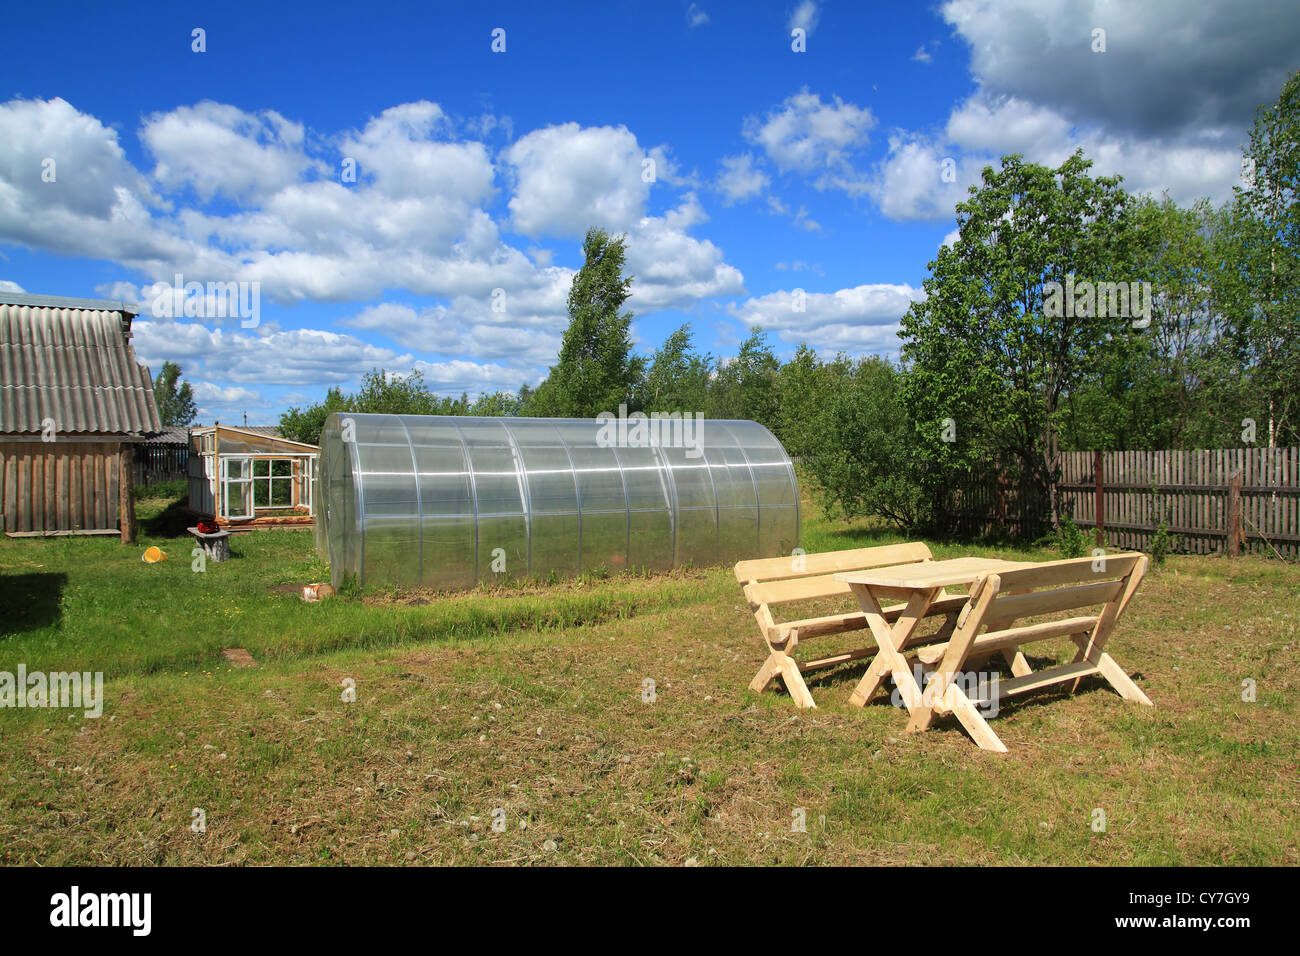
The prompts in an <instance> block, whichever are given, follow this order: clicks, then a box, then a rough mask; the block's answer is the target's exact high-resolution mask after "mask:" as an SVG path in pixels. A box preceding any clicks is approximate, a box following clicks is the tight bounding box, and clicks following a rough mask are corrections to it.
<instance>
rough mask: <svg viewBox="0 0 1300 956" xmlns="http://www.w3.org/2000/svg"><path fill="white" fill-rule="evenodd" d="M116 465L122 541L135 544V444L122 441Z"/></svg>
mask: <svg viewBox="0 0 1300 956" xmlns="http://www.w3.org/2000/svg"><path fill="white" fill-rule="evenodd" d="M121 449H122V454H121V459H120V460H121V464H120V466H119V467H118V473H117V486H118V496H117V497H118V508H119V509H120V511H121V515H120V517H121V528H122V543H123V544H135V454H134V451H135V446H134V445H132V444H131V443H130V442H122V445H121Z"/></svg>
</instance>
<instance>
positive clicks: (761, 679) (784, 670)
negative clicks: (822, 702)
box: [749, 651, 817, 710]
mask: <svg viewBox="0 0 1300 956" xmlns="http://www.w3.org/2000/svg"><path fill="white" fill-rule="evenodd" d="M777 675H780V677H781V679H782V681H783V682H784V683H785V689H786V692H787V693H788V694H789V695H790V699H791V700H793V701H794V705H795V706H796V707H798V708H799V709H800V710H813V709H815V708H816V707H817V705H816V704H815V703H813V698H812V693H811V692H810V691H809V690H808V685H807V684H805V683H804V679H803V674H801V673H800V672H799V665H798V664H797V663H796V662H795V659H794V658H793V657H791V656H790V655H789V654H783V653H781V652H780V651H773V652H772V653H771V654H769V655H768V658H767V660H765V661H764V662H763V666H762V667H760V668H759V669H758V673H757V674H755V675H754V679H753V680H752V681H750V682H749V689H750V690H752V691H754V692H755V693H756V694H761V693H762V692H763V691H764V690H766V689H767V685H768V684H770V683H772V681H773V680H774V679H775V678H776V677H777Z"/></svg>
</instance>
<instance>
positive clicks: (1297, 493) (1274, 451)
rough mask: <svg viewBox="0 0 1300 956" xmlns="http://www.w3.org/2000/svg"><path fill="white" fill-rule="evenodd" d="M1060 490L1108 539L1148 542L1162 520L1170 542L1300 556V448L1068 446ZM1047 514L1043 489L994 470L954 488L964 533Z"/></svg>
mask: <svg viewBox="0 0 1300 956" xmlns="http://www.w3.org/2000/svg"><path fill="white" fill-rule="evenodd" d="M1059 490H1060V494H1061V510H1062V513H1063V514H1065V515H1068V516H1070V517H1072V518H1073V520H1074V522H1075V523H1076V524H1078V525H1079V526H1080V527H1081V528H1084V529H1085V531H1088V536H1089V538H1090V540H1094V534H1097V535H1098V536H1099V540H1100V541H1101V543H1102V544H1104V545H1105V546H1107V547H1117V548H1134V549H1138V550H1147V551H1149V550H1150V549H1151V545H1152V541H1153V540H1154V538H1155V536H1156V534H1157V533H1158V531H1159V528H1160V525H1161V523H1162V521H1163V522H1164V523H1165V524H1166V531H1167V534H1168V535H1170V536H1172V538H1173V539H1174V540H1173V541H1172V542H1171V550H1175V551H1180V552H1188V553H1193V554H1211V553H1217V552H1227V553H1229V554H1235V553H1241V552H1246V553H1256V554H1277V555H1280V556H1283V557H1287V558H1296V557H1300V448H1229V449H1218V450H1202V451H1107V452H1092V451H1072V452H1065V453H1064V454H1063V455H1062V472H1061V484H1060V486H1059ZM1050 514H1051V509H1050V505H1049V503H1048V501H1047V498H1046V495H1044V494H1042V493H1041V492H1039V491H1038V490H1037V489H1034V488H1022V487H1018V486H1017V483H1016V482H1014V481H1009V480H1007V479H1006V478H1005V476H1003V475H998V474H992V475H990V476H988V477H986V478H982V479H977V480H972V481H971V482H969V483H968V484H966V485H965V486H963V487H962V488H960V489H958V491H957V493H956V494H955V496H954V518H955V524H956V526H957V529H958V530H959V531H960V532H962V533H967V534H996V533H999V532H1000V533H1005V534H1009V535H1011V536H1013V537H1019V538H1029V539H1033V538H1036V537H1038V536H1039V535H1041V534H1043V533H1045V532H1046V531H1047V530H1048V529H1049V528H1050V526H1051V517H1050ZM1099 518H1100V520H1099ZM1091 529H1099V531H1097V532H1094V531H1092V530H1091Z"/></svg>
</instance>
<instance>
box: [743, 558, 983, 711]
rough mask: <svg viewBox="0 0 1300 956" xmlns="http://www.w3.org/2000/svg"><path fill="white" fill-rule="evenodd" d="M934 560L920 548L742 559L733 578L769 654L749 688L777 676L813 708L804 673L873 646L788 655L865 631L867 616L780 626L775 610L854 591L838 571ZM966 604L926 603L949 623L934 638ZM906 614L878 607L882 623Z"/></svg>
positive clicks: (858, 613) (950, 600)
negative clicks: (820, 640)
mask: <svg viewBox="0 0 1300 956" xmlns="http://www.w3.org/2000/svg"><path fill="white" fill-rule="evenodd" d="M932 560H933V558H932V555H931V554H930V549H929V548H928V547H926V546H925V545H924V544H921V543H915V544H893V545H885V546H883V547H878V548H858V549H855V550H852V551H828V552H824V553H822V554H800V555H794V556H791V557H788V558H763V559H758V560H753V561H741V562H740V563H739V564H737V565H736V580H738V581H739V582H740V583H741V584H743V585H744V588H745V599H746V600H747V601H749V606H750V608H751V609H752V610H753V612H754V618H755V620H756V621H757V622H758V629H759V632H760V633H761V634H762V635H763V640H764V642H765V643H766V644H767V649H768V656H767V660H766V661H764V662H763V666H762V667H760V668H759V670H758V673H757V674H756V675H755V676H754V679H753V680H752V681H751V682H750V684H749V686H750V689H751V690H753V691H755V692H758V693H761V692H762V691H763V690H764V689H765V688H766V687H767V686H768V684H770V683H771V682H772V681H773V680H774V679H775V678H776V677H778V676H779V677H781V679H782V681H783V682H784V683H785V687H786V691H787V692H788V693H789V694H790V698H791V699H792V700H793V701H794V703H795V706H796V707H799V708H810V707H815V706H816V704H814V703H813V699H812V694H811V693H809V691H808V685H807V684H806V683H804V679H803V676H802V675H803V674H804V673H807V672H808V671H812V670H818V669H821V668H824V667H834V666H835V665H837V664H843V663H845V662H847V661H852V660H857V659H859V658H864V657H870V656H871V655H872V654H874V653H875V652H876V649H875V647H873V646H865V647H862V648H856V649H853V650H850V651H846V652H844V653H841V654H834V655H831V656H829V657H824V658H821V659H819V660H814V661H797V660H795V659H794V657H792V656H791V655H792V652H793V651H794V649H795V648H796V647H797V646H798V644H799V642H800V641H804V640H807V639H808V638H810V637H818V636H822V635H827V634H843V633H845V632H849V631H857V630H866V629H867V628H868V626H869V621H868V615H867V613H865V612H864V611H862V610H845V611H843V612H841V613H837V614H830V615H825V616H821V617H811V618H803V619H801V620H793V621H785V622H778V621H777V620H776V619H775V616H774V615H773V611H772V609H773V607H776V606H779V605H782V604H792V603H796V602H800V601H813V600H818V599H824V598H844V597H847V596H848V595H850V594H851V593H852V589H851V587H850V586H849V585H848V584H845V583H843V582H842V581H838V580H836V579H835V577H834V576H833V575H835V573H836V572H839V571H849V570H857V571H861V570H864V569H868V568H882V567H887V566H892V565H907V566H908V567H921V566H922V565H923V564H925V563H927V562H931V561H932ZM965 604H966V597H965V596H964V595H960V596H955V597H943V598H936V599H935V600H933V601H931V602H930V603H929V604H927V607H926V615H928V616H934V615H945V616H946V617H947V619H948V620H947V622H946V623H945V625H944V627H943V629H942V630H941V631H940V633H939V634H937V635H935V636H934V639H935V640H943V639H946V638H947V637H948V636H949V635H950V634H951V633H952V631H953V628H955V626H956V622H957V614H958V612H960V611H961V609H962V608H963V607H964V606H965ZM904 610H905V606H904V605H901V604H900V605H897V606H894V607H887V608H877V609H876V612H877V613H879V614H880V615H881V617H882V619H883V620H885V621H893V620H895V619H896V618H898V616H899V615H900V614H902V613H903V612H904Z"/></svg>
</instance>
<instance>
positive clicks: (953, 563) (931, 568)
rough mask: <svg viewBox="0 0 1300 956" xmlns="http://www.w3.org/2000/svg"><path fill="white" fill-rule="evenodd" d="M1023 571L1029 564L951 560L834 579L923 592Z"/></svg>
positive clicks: (846, 573)
mask: <svg viewBox="0 0 1300 956" xmlns="http://www.w3.org/2000/svg"><path fill="white" fill-rule="evenodd" d="M1023 567H1028V563H1027V562H1025V561H1005V560H1003V559H1001V558H950V559H948V560H946V561H918V562H914V563H912V564H898V565H894V566H892V567H887V568H870V569H868V570H866V571H840V572H839V573H838V574H836V575H835V580H836V581H843V582H845V583H846V584H867V585H870V586H872V587H882V588H904V589H905V588H912V589H915V590H922V589H925V588H943V587H949V586H951V585H957V584H970V583H972V582H973V581H974V580H975V579H976V578H978V577H979V576H980V575H981V574H986V573H988V572H989V571H1002V570H1009V569H1011V568H1023Z"/></svg>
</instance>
